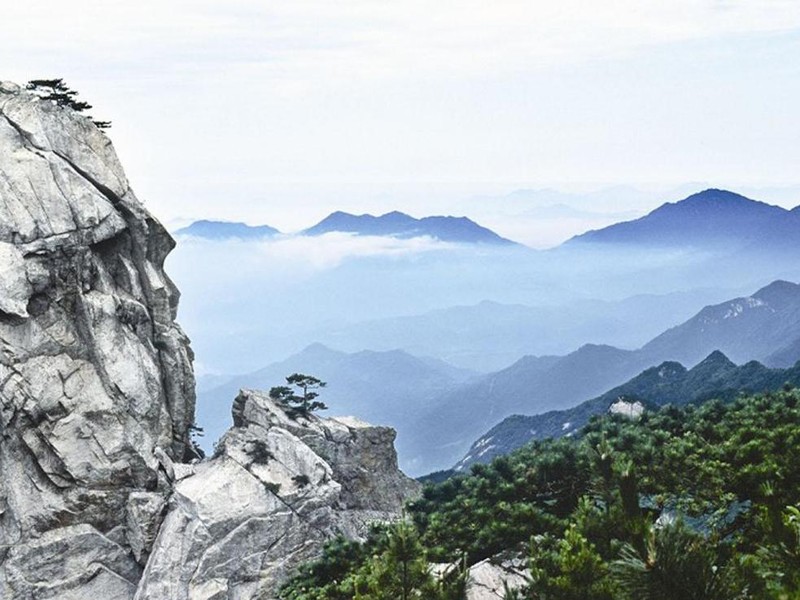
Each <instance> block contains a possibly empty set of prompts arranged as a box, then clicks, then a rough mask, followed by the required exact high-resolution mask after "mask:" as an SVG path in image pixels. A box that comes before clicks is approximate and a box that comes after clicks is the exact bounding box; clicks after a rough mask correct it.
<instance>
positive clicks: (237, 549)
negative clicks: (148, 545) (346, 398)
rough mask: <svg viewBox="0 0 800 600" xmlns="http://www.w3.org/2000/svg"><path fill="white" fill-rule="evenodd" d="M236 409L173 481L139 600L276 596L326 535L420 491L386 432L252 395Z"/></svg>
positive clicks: (378, 516) (391, 509)
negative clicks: (212, 448)
mask: <svg viewBox="0 0 800 600" xmlns="http://www.w3.org/2000/svg"><path fill="white" fill-rule="evenodd" d="M233 411H234V427H233V428H232V429H231V430H230V431H229V432H228V433H227V434H226V435H225V436H224V437H223V438H222V440H221V441H220V442H219V444H218V446H217V455H216V456H215V457H214V458H213V459H212V460H210V461H205V462H203V463H200V464H198V465H196V466H195V467H194V468H193V470H192V473H191V474H190V475H188V476H187V477H186V478H184V479H182V480H181V481H179V482H178V483H177V485H176V486H175V493H174V495H173V497H172V499H171V501H170V511H169V513H168V515H167V517H166V520H165V521H164V525H163V526H162V528H161V532H160V534H159V537H158V539H157V540H156V543H155V547H154V549H153V553H152V556H151V557H150V561H149V562H148V564H147V568H146V569H145V572H144V577H143V578H142V583H141V585H140V587H139V592H138V594H137V595H136V598H137V600H145V599H146V600H158V599H161V598H170V599H172V600H189V599H191V600H212V599H214V600H217V599H222V598H226V599H227V598H230V599H233V598H237V599H238V598H262V599H269V598H274V595H273V594H274V592H275V591H276V588H277V585H278V583H279V582H280V581H281V580H283V579H284V578H285V577H286V576H287V575H289V574H290V573H291V571H292V570H293V569H294V568H296V567H297V566H298V565H299V564H300V563H302V562H303V561H306V560H309V559H311V558H313V557H314V556H315V555H316V554H317V553H318V552H319V549H320V548H321V546H322V543H323V542H324V541H325V540H327V539H330V538H331V537H333V536H334V535H336V534H338V533H342V534H345V535H347V536H348V537H351V538H354V537H360V536H362V535H363V534H365V533H366V529H367V526H368V524H369V523H370V522H373V521H385V520H387V519H392V518H395V517H396V516H397V515H398V514H399V512H400V510H401V508H402V505H403V503H404V501H405V500H406V499H407V498H409V497H410V496H411V495H413V494H415V493H416V492H417V491H418V484H417V483H416V482H414V481H413V480H410V479H408V478H406V477H405V476H404V475H403V474H402V473H401V472H400V471H398V470H397V457H396V454H395V452H394V447H393V445H392V443H393V441H394V436H395V433H394V431H393V430H392V429H389V428H385V427H372V426H369V425H366V424H364V423H361V422H357V421H354V420H350V419H320V418H318V417H316V416H313V415H310V416H308V417H298V418H297V419H291V418H289V417H288V416H287V414H286V413H285V412H284V411H283V410H282V409H281V408H280V407H279V406H277V405H276V404H275V403H274V402H273V401H272V400H271V399H270V398H269V397H268V396H266V395H265V394H262V393H259V392H256V391H250V390H245V391H242V392H241V393H240V395H239V396H238V398H237V399H236V401H235V402H234V409H233ZM177 476H178V477H180V476H181V475H180V474H178V475H177Z"/></svg>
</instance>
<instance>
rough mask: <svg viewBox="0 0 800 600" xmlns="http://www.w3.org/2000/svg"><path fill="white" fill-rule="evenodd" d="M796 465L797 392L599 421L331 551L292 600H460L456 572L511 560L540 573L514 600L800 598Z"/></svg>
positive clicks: (446, 485) (464, 478)
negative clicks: (502, 555) (443, 569)
mask: <svg viewBox="0 0 800 600" xmlns="http://www.w3.org/2000/svg"><path fill="white" fill-rule="evenodd" d="M798 457H800V393H798V391H791V390H785V391H782V392H779V393H774V394H766V395H761V396H753V397H748V398H740V399H737V400H734V401H733V402H730V403H727V404H725V403H722V402H719V401H710V402H706V403H704V404H702V405H699V406H695V405H689V406H684V407H681V408H676V407H673V406H668V407H666V408H663V409H661V410H660V411H658V412H652V413H645V414H644V415H643V416H642V417H640V418H639V419H637V420H630V419H628V418H626V417H622V416H612V415H607V416H604V417H601V418H595V419H593V420H592V421H591V422H590V423H589V424H588V426H587V427H586V428H585V429H584V431H583V433H582V435H581V436H580V437H579V438H570V439H560V440H544V441H539V442H534V443H533V444H531V445H529V446H526V447H524V448H522V449H520V450H519V451H517V452H515V453H514V454H512V455H510V456H506V457H501V458H499V459H496V460H495V461H494V462H493V463H492V464H490V465H475V466H474V467H473V470H472V473H471V474H470V475H461V476H457V477H453V478H451V479H448V480H447V481H444V482H442V483H439V484H436V485H428V486H426V488H425V490H424V493H423V496H422V498H420V499H419V500H418V501H416V502H414V503H412V504H411V505H410V506H409V508H408V518H407V519H406V521H404V522H402V523H399V524H396V525H394V526H392V527H384V528H381V529H376V530H375V532H374V534H373V535H372V536H371V537H370V539H369V540H367V542H366V543H364V544H356V543H352V542H345V541H343V540H337V541H335V542H333V543H331V544H330V545H329V546H328V547H327V548H326V550H325V553H324V555H323V557H322V559H321V560H320V561H318V562H317V563H314V564H312V565H308V566H307V567H306V568H304V569H303V570H302V571H301V572H300V573H299V574H298V576H297V577H296V578H295V579H294V580H293V581H291V582H290V583H289V584H288V585H287V586H285V587H284V589H283V590H282V598H284V599H286V600H312V599H313V600H322V599H344V598H363V599H379V598H393V599H395V598H431V599H436V598H459V597H461V596H460V594H462V593H463V592H462V589H463V580H462V579H463V578H462V577H460V574H461V573H462V572H463V570H464V569H463V567H459V565H463V564H466V565H469V564H473V563H475V562H477V561H479V560H481V559H483V558H487V557H489V556H492V555H495V554H497V553H498V552H500V551H502V550H509V549H512V550H515V549H521V551H522V552H524V553H525V554H526V555H527V557H528V560H529V565H530V566H529V573H528V576H529V586H528V587H527V589H525V590H523V591H521V592H519V593H512V592H509V593H508V594H507V596H508V598H520V599H531V600H533V599H536V600H545V599H547V600H560V599H564V600H566V599H570V600H580V599H584V600H601V599H616V598H621V599H627V598H630V599H645V600H647V599H664V600H672V599H674V600H692V599H695V598H696V599H698V600H700V599H705V600H715V599H720V600H723V599H725V600H732V599H748V598H752V599H759V600H762V599H774V600H778V599H796V598H800V509H798V503H800V460H798ZM429 563H449V564H451V565H454V566H453V568H452V569H451V571H450V577H449V578H446V581H444V582H439V581H438V579H437V578H436V577H434V576H433V575H432V574H431V572H430V569H429V568H428V566H427V565H428V564H429Z"/></svg>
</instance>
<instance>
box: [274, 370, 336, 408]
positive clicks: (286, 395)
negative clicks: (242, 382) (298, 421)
mask: <svg viewBox="0 0 800 600" xmlns="http://www.w3.org/2000/svg"><path fill="white" fill-rule="evenodd" d="M286 383H287V384H289V385H281V386H276V387H273V388H272V389H270V391H269V396H270V398H272V399H273V400H275V401H277V402H278V403H280V404H281V405H283V406H284V407H285V408H286V410H287V412H289V414H291V415H293V416H299V415H308V414H310V413H312V412H314V411H317V410H326V409H327V408H328V407H327V406H326V405H325V403H323V402H320V401H319V400H317V398H318V397H319V392H318V391H317V390H320V389H322V388H324V387H325V386H326V385H327V383H325V382H324V381H321V380H320V379H318V378H316V377H313V376H311V375H305V374H303V373H293V374H291V375H289V376H288V377H287V378H286Z"/></svg>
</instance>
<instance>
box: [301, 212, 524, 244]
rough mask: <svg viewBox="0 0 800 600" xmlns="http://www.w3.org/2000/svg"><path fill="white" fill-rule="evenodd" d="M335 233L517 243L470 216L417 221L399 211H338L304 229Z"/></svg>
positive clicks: (311, 234)
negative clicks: (367, 212)
mask: <svg viewBox="0 0 800 600" xmlns="http://www.w3.org/2000/svg"><path fill="white" fill-rule="evenodd" d="M332 232H341V233H353V234H356V235H373V236H391V237H398V238H414V237H422V236H429V237H432V238H435V239H437V240H440V241H442V242H457V243H462V244H464V243H466V244H495V245H503V246H510V245H516V242H512V241H511V240H508V239H506V238H503V237H500V236H499V235H498V234H496V233H495V232H494V231H492V230H490V229H487V228H486V227H482V226H480V225H478V224H477V223H476V222H475V221H472V220H471V219H468V218H467V217H451V216H432V217H423V218H421V219H415V218H414V217H412V216H409V215H407V214H405V213H402V212H399V211H393V212H389V213H386V214H384V215H380V216H374V215H369V214H363V215H353V214H350V213H346V212H342V211H337V212H334V213H331V214H330V215H328V216H327V217H325V218H324V219H323V220H322V221H320V222H319V223H317V224H316V225H314V226H313V227H309V228H308V229H305V230H303V232H302V233H303V235H309V236H315V235H323V234H325V233H332Z"/></svg>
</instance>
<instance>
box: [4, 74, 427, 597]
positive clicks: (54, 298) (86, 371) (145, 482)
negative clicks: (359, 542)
mask: <svg viewBox="0 0 800 600" xmlns="http://www.w3.org/2000/svg"><path fill="white" fill-rule="evenodd" d="M173 245H174V242H173V240H172V238H171V237H170V236H169V234H168V233H167V232H166V231H165V230H164V228H163V227H162V226H161V225H160V224H159V223H158V222H157V221H156V220H155V219H154V218H153V217H152V216H151V215H150V214H149V213H148V212H147V211H146V210H145V208H144V207H143V206H142V204H141V203H140V202H139V201H138V200H137V198H136V196H135V195H134V193H133V191H132V190H131V187H130V186H129V184H128V182H127V180H126V178H125V174H124V172H123V170H122V167H121V165H120V164H119V161H118V159H117V157H116V154H115V152H114V150H113V148H112V146H111V143H110V141H109V140H108V138H107V137H106V136H105V135H104V134H103V133H102V132H101V131H99V130H98V129H97V128H96V127H95V126H94V125H93V124H92V123H91V121H90V120H89V119H87V118H85V117H82V116H80V115H78V114H76V113H74V112H72V111H70V110H69V109H65V108H60V107H57V106H55V105H53V104H52V103H50V102H48V101H42V100H39V99H38V98H36V97H35V96H32V95H30V94H28V93H26V92H24V91H22V90H21V89H20V88H19V87H18V86H16V85H14V84H9V83H2V84H0V597H2V598H14V599H17V600H46V599H49V598H58V599H60V600H70V599H75V600H78V599H85V598H98V599H99V598H102V599H103V600H117V599H119V600H129V599H131V598H134V597H136V598H141V599H144V598H153V599H156V598H158V599H166V598H169V599H180V598H187V599H189V598H191V599H192V600H200V599H208V600H211V599H212V598H213V599H214V600H222V599H233V598H236V599H237V600H246V599H250V598H270V597H272V590H274V587H275V584H276V582H277V581H279V580H280V579H281V578H282V577H284V576H285V575H286V574H287V573H288V572H289V571H290V570H291V569H292V568H294V567H295V566H296V565H297V564H298V562H299V561H302V560H304V559H306V558H308V557H311V556H313V555H314V554H315V553H316V552H317V551H318V550H319V548H320V545H321V543H322V541H324V540H325V539H327V538H328V537H329V536H331V535H333V534H335V533H339V532H342V533H345V534H348V535H351V536H356V535H359V534H360V533H361V532H362V531H363V528H364V526H365V523H366V522H368V521H370V520H373V519H376V518H379V519H383V518H390V517H392V516H393V515H396V514H397V512H398V511H399V509H400V507H401V505H402V502H403V500H404V498H405V497H407V495H409V494H413V493H414V492H415V491H416V484H414V482H412V481H410V480H408V479H407V478H405V476H403V475H402V474H401V473H400V472H399V471H398V470H397V465H396V456H395V454H394V449H393V446H392V442H393V439H394V432H393V431H391V430H389V429H386V428H379V427H369V426H366V425H364V424H361V423H356V422H349V421H345V420H324V419H318V418H316V417H309V418H299V419H297V420H295V421H293V420H291V419H289V418H288V417H287V416H286V415H285V414H284V413H283V412H282V411H281V410H280V408H279V407H277V406H275V405H274V404H273V403H272V402H271V401H270V400H269V399H268V398H266V397H264V396H263V395H261V394H258V393H257V392H245V393H242V394H241V395H240V396H239V398H238V399H237V400H236V402H235V406H234V416H235V424H236V426H235V427H234V428H233V429H232V430H231V431H230V432H229V433H228V434H227V435H226V436H225V438H224V439H223V440H222V441H221V442H220V444H219V452H218V455H217V456H215V457H214V458H213V459H211V460H207V461H202V462H197V461H195V462H194V464H187V463H188V461H190V460H191V459H192V458H193V451H192V445H191V442H190V439H189V438H190V431H191V426H192V424H193V420H194V402H195V396H194V377H193V373H192V367H191V361H192V353H191V349H190V347H189V342H188V339H187V338H186V336H185V335H184V334H183V332H182V331H181V329H180V327H179V326H178V325H177V324H176V322H175V316H176V310H177V302H178V293H177V290H176V289H175V287H174V285H173V284H172V282H171V281H170V280H169V278H168V277H167V276H166V274H165V273H164V270H163V262H164V259H165V257H166V256H167V254H168V253H169V251H170V250H171V249H172V247H173Z"/></svg>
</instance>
